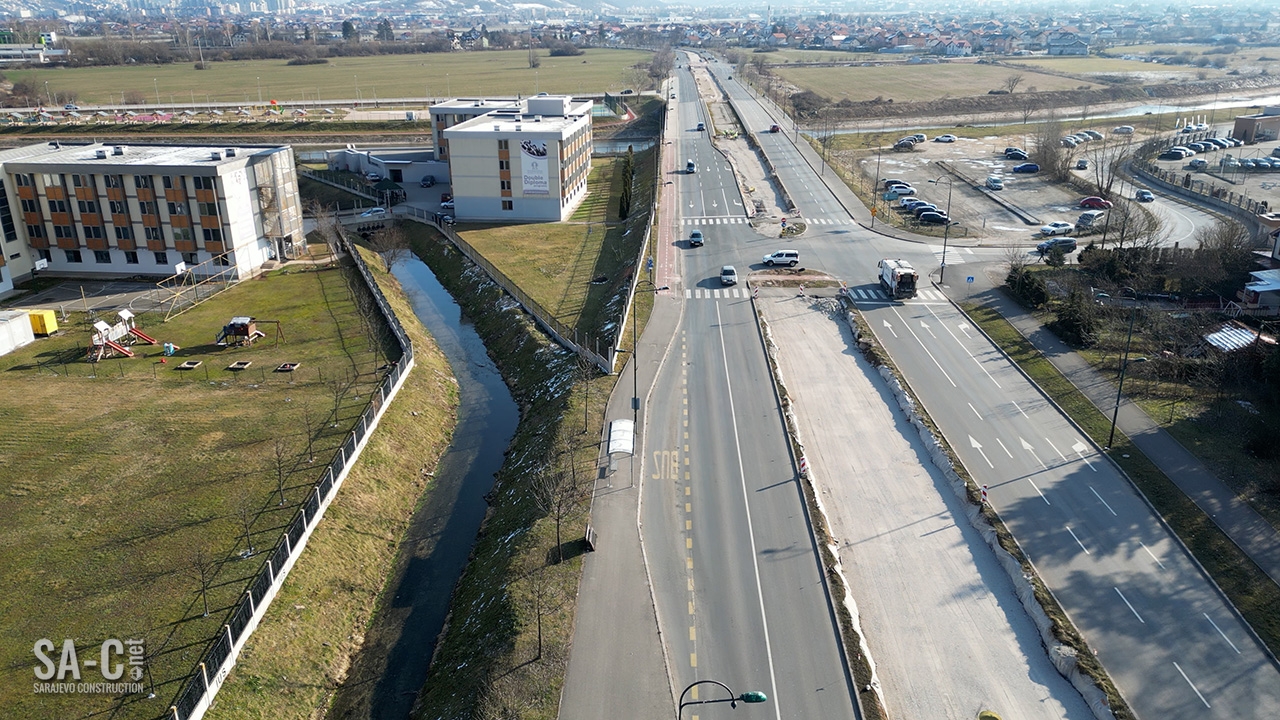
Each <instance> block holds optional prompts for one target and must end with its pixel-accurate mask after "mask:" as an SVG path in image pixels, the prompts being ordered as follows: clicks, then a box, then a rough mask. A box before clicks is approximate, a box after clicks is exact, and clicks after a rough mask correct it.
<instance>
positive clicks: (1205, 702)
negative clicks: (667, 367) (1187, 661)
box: [1173, 663, 1212, 707]
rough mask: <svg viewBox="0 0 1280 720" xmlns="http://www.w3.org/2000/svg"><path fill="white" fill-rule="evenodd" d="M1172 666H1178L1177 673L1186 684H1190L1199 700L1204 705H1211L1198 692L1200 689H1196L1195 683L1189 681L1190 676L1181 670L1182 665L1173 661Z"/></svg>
mask: <svg viewBox="0 0 1280 720" xmlns="http://www.w3.org/2000/svg"><path fill="white" fill-rule="evenodd" d="M1173 666H1174V667H1175V668H1178V674H1179V675H1181V676H1182V679H1183V680H1186V681H1187V684H1188V685H1190V686H1191V689H1192V690H1193V691H1195V694H1196V697H1198V698H1200V702H1202V703H1204V706H1205V707H1212V706H1211V705H1209V701H1208V700H1205V699H1204V696H1203V695H1201V694H1200V691H1199V690H1196V684H1195V683H1193V682H1191V678H1189V677H1187V674H1186V673H1184V672H1182V667H1181V666H1180V665H1178V663H1174V664H1173Z"/></svg>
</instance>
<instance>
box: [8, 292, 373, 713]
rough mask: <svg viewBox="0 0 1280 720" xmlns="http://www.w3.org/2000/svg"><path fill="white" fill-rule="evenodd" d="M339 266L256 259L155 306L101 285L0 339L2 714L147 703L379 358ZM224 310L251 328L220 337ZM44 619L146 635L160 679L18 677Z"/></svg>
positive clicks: (197, 643)
mask: <svg viewBox="0 0 1280 720" xmlns="http://www.w3.org/2000/svg"><path fill="white" fill-rule="evenodd" d="M351 272H352V271H350V270H349V269H344V268H330V269H320V270H317V269H314V268H306V269H305V271H297V272H287V273H286V272H276V273H272V274H269V275H268V276H267V277H265V278H264V279H262V280H255V281H253V282H247V283H241V284H239V285H237V286H235V287H232V288H231V289H229V290H227V291H226V292H224V293H222V294H220V295H218V296H216V297H214V298H212V299H210V300H208V301H206V302H204V303H203V304H200V305H198V306H195V307H193V308H192V309H190V310H188V311H187V312H185V313H184V314H182V315H179V316H177V317H174V318H172V319H171V320H169V321H168V322H163V318H164V314H163V313H162V312H159V311H158V310H148V309H147V308H143V307H140V306H139V304H138V303H133V304H131V303H130V299H128V298H127V297H126V296H127V294H128V293H127V292H126V291H125V287H124V285H126V284H121V283H113V284H110V285H111V286H110V287H103V288H102V289H101V290H102V292H101V293H99V294H97V297H95V298H93V299H90V294H89V293H87V292H86V294H85V295H84V296H83V297H84V300H85V301H86V302H87V303H88V307H89V308H90V310H93V312H91V313H86V312H84V311H83V306H82V307H81V308H80V309H75V308H74V307H73V305H78V304H80V303H81V297H80V296H79V293H78V292H77V293H76V297H75V298H73V302H71V303H67V304H66V305H65V307H64V308H60V307H59V306H58V304H45V305H44V306H43V307H45V308H49V309H52V310H54V312H56V313H57V314H58V320H59V326H60V328H59V331H58V332H57V333H56V334H54V335H51V336H49V337H40V338H37V339H36V340H35V341H34V342H32V343H31V344H29V345H26V346H24V347H21V348H19V349H17V350H15V351H14V352H12V353H10V354H8V355H4V356H0V423H3V424H4V426H5V427H8V428H10V429H11V432H10V433H7V434H5V435H3V436H0V487H3V488H4V493H5V495H6V498H5V502H3V503H0V541H2V542H3V543H4V546H5V548H6V552H5V557H6V562H5V563H3V565H0V586H4V587H6V588H9V591H8V594H7V597H6V612H5V613H4V620H3V621H0V667H2V668H4V669H3V670H0V707H4V708H6V709H7V712H8V714H10V715H12V716H13V717H27V718H54V717H58V718H64V717H65V718H74V717H87V716H89V715H93V714H104V715H110V716H111V717H116V718H129V719H132V718H148V719H149V718H153V717H156V716H158V715H160V714H162V713H163V711H164V710H165V708H166V707H167V703H168V702H169V701H170V700H171V699H172V695H173V692H174V691H175V690H176V689H177V680H178V679H180V678H182V677H184V676H185V675H186V674H188V673H190V672H191V671H192V668H193V665H194V663H195V661H196V659H197V658H198V656H199V654H200V653H201V652H202V650H203V648H204V646H205V644H206V642H207V641H208V640H209V638H211V637H212V636H213V635H214V633H216V632H217V631H218V628H219V627H220V624H221V623H222V622H224V621H225V617H224V613H225V609H226V608H227V607H229V606H230V605H231V604H232V603H234V601H235V600H236V598H237V597H238V595H239V594H240V593H242V592H243V591H244V582H243V581H244V579H246V578H249V577H251V576H252V575H253V574H254V573H255V572H256V570H257V569H258V567H259V565H260V564H261V563H260V560H261V559H260V558H259V557H258V554H259V553H261V552H263V551H264V550H268V549H270V548H271V547H272V545H273V544H274V543H275V541H276V539H277V538H278V536H279V534H280V532H281V526H282V525H283V524H284V523H285V521H286V520H288V519H289V518H290V516H291V515H292V514H293V513H294V511H295V510H296V508H297V506H298V504H299V503H301V502H303V501H304V500H305V498H306V492H307V489H308V488H309V487H310V485H311V483H313V482H314V480H315V479H316V477H317V476H318V475H319V473H320V471H321V470H322V469H323V467H324V465H325V463H327V462H328V459H329V458H330V457H331V456H332V454H333V452H334V449H335V448H336V447H337V446H338V444H340V443H341V442H342V440H343V439H344V438H345V437H346V435H347V433H348V432H349V431H350V429H351V426H352V423H353V421H354V420H355V419H356V418H357V417H358V415H359V413H360V412H361V411H362V410H363V409H364V406H365V404H366V403H367V402H368V397H369V391H370V390H371V389H372V388H373V387H375V386H376V384H377V383H378V381H379V380H380V378H381V375H382V372H383V370H382V368H385V366H386V365H387V363H388V362H390V361H392V360H394V359H395V358H394V357H390V358H388V357H387V354H386V353H387V352H394V351H389V350H387V349H386V347H385V346H384V345H382V344H380V339H379V338H380V333H379V328H376V327H371V326H370V325H369V323H368V321H366V320H362V319H361V316H362V313H361V312H360V302H361V300H360V299H359V298H358V297H356V296H354V295H353V290H352V285H351V283H349V282H348V277H347V275H348V274H349V273H351ZM147 287H148V289H150V288H154V286H153V285H150V286H147ZM46 292H47V291H46ZM64 292H65V291H64ZM99 300H101V302H99ZM130 308H132V309H130ZM260 317H261V318H268V319H269V320H263V319H259V318H260ZM233 318H234V319H241V318H249V319H250V321H251V323H250V324H252V325H253V326H254V330H255V332H256V333H257V334H254V332H251V333H250V337H242V336H237V335H235V334H230V335H227V336H224V337H222V344H219V339H218V338H219V336H220V335H223V333H224V331H226V330H227V328H228V327H229V326H230V325H233V324H235V323H234V320H232V319H233ZM229 321H230V322H229ZM233 333H234V331H233ZM248 339H252V343H249V342H245V340H248ZM229 341H230V342H229ZM183 363H194V364H195V365H194V368H192V369H188V370H182V369H179V366H180V365H182V364H183ZM281 366H289V367H290V368H291V371H280V370H279V368H280V367H281ZM206 601H207V603H208V615H207V616H206V615H205V602H206ZM46 637H47V638H54V639H55V642H56V643H57V644H58V645H59V646H61V643H62V638H76V639H77V640H76V641H77V643H78V645H81V644H85V643H88V642H90V641H91V640H93V641H94V642H96V641H97V640H94V639H98V640H100V639H101V638H138V639H144V640H145V641H146V648H147V654H148V655H149V656H153V657H151V659H150V660H149V666H150V670H151V676H150V677H149V678H148V679H146V682H147V683H149V684H150V683H152V682H154V684H155V686H156V689H155V693H156V697H155V698H153V699H148V698H147V697H146V693H143V694H141V695H132V696H127V697H126V698H125V699H123V700H122V699H120V698H118V697H116V696H112V695H74V694H73V695H36V694H33V693H32V691H31V680H32V677H31V668H30V666H31V664H32V663H31V646H32V642H33V641H34V640H35V639H39V638H46ZM86 647H87V645H86ZM81 652H82V653H83V652H85V650H84V649H83V648H81ZM89 679H90V681H92V680H93V679H94V678H93V677H92V676H91V677H90V678H89ZM100 679H101V678H98V680H100Z"/></svg>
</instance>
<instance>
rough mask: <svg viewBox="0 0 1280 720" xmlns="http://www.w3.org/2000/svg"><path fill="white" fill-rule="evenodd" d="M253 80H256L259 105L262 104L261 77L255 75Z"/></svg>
mask: <svg viewBox="0 0 1280 720" xmlns="http://www.w3.org/2000/svg"><path fill="white" fill-rule="evenodd" d="M254 80H257V81H258V104H259V105H261V104H262V78H260V77H255V78H254Z"/></svg>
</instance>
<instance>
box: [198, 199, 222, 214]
mask: <svg viewBox="0 0 1280 720" xmlns="http://www.w3.org/2000/svg"><path fill="white" fill-rule="evenodd" d="M196 204H197V205H199V206H200V208H199V209H200V214H201V215H208V216H210V217H214V216H217V214H218V203H216V202H212V203H196Z"/></svg>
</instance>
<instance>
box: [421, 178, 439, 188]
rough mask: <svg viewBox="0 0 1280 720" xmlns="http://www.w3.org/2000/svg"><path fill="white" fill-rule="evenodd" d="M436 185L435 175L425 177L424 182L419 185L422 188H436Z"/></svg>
mask: <svg viewBox="0 0 1280 720" xmlns="http://www.w3.org/2000/svg"><path fill="white" fill-rule="evenodd" d="M435 184H436V176H435V175H423V176H422V182H420V183H418V185H420V186H422V187H435Z"/></svg>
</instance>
